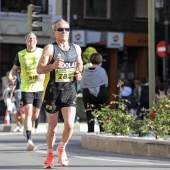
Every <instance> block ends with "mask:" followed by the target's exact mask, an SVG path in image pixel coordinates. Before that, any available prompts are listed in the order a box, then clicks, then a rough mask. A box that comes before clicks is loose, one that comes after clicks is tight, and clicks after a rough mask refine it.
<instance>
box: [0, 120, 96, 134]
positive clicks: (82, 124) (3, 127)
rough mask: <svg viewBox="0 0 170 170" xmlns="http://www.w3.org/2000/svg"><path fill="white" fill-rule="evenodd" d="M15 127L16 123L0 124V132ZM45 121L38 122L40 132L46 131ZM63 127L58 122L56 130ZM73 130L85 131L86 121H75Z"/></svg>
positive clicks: (9, 130) (62, 124)
mask: <svg viewBox="0 0 170 170" xmlns="http://www.w3.org/2000/svg"><path fill="white" fill-rule="evenodd" d="M15 127H16V124H15V123H14V124H10V125H6V124H0V132H12V131H13V129H14V128H15ZM47 127H48V124H47V123H40V124H39V125H38V132H40V133H46V132H47ZM63 127H64V123H58V131H62V130H63ZM74 131H79V132H87V123H86V122H80V123H75V125H74ZM95 131H96V132H98V131H99V127H98V125H95Z"/></svg>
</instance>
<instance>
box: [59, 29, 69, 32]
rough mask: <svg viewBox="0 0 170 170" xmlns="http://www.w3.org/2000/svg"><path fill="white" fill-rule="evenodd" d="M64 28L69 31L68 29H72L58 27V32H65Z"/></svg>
mask: <svg viewBox="0 0 170 170" xmlns="http://www.w3.org/2000/svg"><path fill="white" fill-rule="evenodd" d="M64 30H65V31H67V32H68V31H70V28H57V29H56V31H58V32H63V31H64Z"/></svg>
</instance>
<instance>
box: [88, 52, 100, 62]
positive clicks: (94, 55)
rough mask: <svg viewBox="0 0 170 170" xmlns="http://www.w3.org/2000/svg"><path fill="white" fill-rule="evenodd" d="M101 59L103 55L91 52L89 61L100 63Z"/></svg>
mask: <svg viewBox="0 0 170 170" xmlns="http://www.w3.org/2000/svg"><path fill="white" fill-rule="evenodd" d="M102 61H103V57H102V56H101V55H100V54H99V53H92V54H91V56H90V62H91V63H92V64H100V63H101V62H102Z"/></svg>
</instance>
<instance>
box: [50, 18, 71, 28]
mask: <svg viewBox="0 0 170 170" xmlns="http://www.w3.org/2000/svg"><path fill="white" fill-rule="evenodd" d="M61 21H64V22H66V23H67V24H68V25H70V24H69V23H68V22H67V21H66V20H64V19H62V18H61V19H58V20H57V21H55V22H54V23H53V24H52V30H53V31H55V29H56V24H57V23H59V22H61Z"/></svg>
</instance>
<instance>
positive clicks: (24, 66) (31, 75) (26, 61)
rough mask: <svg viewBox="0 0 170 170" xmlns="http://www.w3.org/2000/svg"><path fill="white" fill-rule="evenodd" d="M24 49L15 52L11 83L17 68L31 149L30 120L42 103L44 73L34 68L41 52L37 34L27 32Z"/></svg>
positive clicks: (34, 117)
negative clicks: (39, 72) (38, 72)
mask: <svg viewBox="0 0 170 170" xmlns="http://www.w3.org/2000/svg"><path fill="white" fill-rule="evenodd" d="M25 44H26V49H23V50H21V51H19V52H18V53H17V54H16V58H15V61H14V65H13V68H12V78H11V84H12V85H14V82H15V81H16V79H17V72H18V70H20V71H21V73H20V78H21V95H22V96H21V98H22V102H23V105H24V108H25V121H24V131H25V132H26V138H27V150H28V151H32V150H33V149H34V147H35V146H34V144H33V141H32V138H31V130H32V121H33V120H36V119H37V118H38V116H39V113H40V108H41V105H42V93H43V89H44V87H43V83H44V75H43V74H42V75H40V74H37V71H36V68H37V64H38V61H39V59H40V57H41V54H42V48H38V47H37V36H36V35H35V33H34V32H29V33H27V34H26V36H25Z"/></svg>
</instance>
